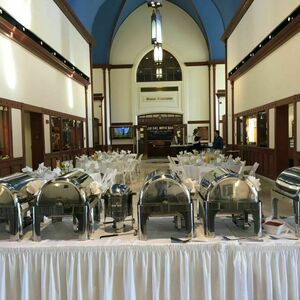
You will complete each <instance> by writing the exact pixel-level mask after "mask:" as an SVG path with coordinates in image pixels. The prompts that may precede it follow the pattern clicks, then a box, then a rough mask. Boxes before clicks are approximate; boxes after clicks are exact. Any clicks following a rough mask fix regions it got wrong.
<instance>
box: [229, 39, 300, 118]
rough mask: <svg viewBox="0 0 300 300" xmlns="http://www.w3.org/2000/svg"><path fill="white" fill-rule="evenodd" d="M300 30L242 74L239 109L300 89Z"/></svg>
mask: <svg viewBox="0 0 300 300" xmlns="http://www.w3.org/2000/svg"><path fill="white" fill-rule="evenodd" d="M299 53H300V33H298V34H297V35H295V36H294V37H292V38H291V39H289V40H288V41H287V42H286V43H285V44H284V45H282V46H281V47H280V48H278V49H277V50H275V51H274V52H273V53H271V54H270V55H269V56H268V57H266V58H265V59H264V60H262V61H261V62H260V63H259V64H257V65H256V66H255V67H254V68H252V69H250V70H249V71H248V72H247V73H245V74H244V75H243V76H242V77H240V78H239V79H238V80H237V81H236V82H235V85H234V93H235V95H234V98H235V105H234V109H235V113H238V112H242V111H245V110H248V109H250V108H254V107H257V106H260V105H263V104H267V103H270V102H273V101H276V100H280V99H283V98H286V97H289V96H292V95H295V94H298V93H300V84H299V78H300V77H299V74H300V59H299Z"/></svg>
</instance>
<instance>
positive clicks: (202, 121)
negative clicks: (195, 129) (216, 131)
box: [187, 120, 209, 125]
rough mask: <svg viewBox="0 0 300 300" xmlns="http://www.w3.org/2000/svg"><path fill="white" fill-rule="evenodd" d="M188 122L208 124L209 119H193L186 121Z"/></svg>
mask: <svg viewBox="0 0 300 300" xmlns="http://www.w3.org/2000/svg"><path fill="white" fill-rule="evenodd" d="M187 123H188V124H208V125H209V120H193V121H187Z"/></svg>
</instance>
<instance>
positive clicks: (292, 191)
mask: <svg viewBox="0 0 300 300" xmlns="http://www.w3.org/2000/svg"><path fill="white" fill-rule="evenodd" d="M275 190H277V191H278V190H279V191H284V192H285V193H287V194H289V195H290V196H291V197H295V196H297V195H298V194H299V192H300V167H292V168H288V169H286V170H284V171H283V172H281V173H280V174H279V175H278V177H277V179H276V182H275Z"/></svg>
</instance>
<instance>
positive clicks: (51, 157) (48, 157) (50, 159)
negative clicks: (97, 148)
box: [44, 149, 87, 168]
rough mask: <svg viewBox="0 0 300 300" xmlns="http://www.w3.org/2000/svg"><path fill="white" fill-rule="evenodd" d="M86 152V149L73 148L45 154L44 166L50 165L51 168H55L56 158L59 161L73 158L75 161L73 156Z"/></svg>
mask: <svg viewBox="0 0 300 300" xmlns="http://www.w3.org/2000/svg"><path fill="white" fill-rule="evenodd" d="M86 153H87V150H86V149H73V150H67V151H59V152H53V153H49V154H45V156H44V162H45V166H51V167H52V168H55V166H56V161H57V160H60V161H64V160H73V162H75V156H80V155H82V154H86Z"/></svg>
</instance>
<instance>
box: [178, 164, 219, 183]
mask: <svg viewBox="0 0 300 300" xmlns="http://www.w3.org/2000/svg"><path fill="white" fill-rule="evenodd" d="M215 168H217V167H216V166H214V165H206V166H205V165H201V166H196V165H183V169H184V171H185V174H186V176H187V177H188V178H192V179H195V180H197V181H199V180H200V179H201V178H202V177H203V176H204V175H205V174H206V173H208V172H210V171H212V170H214V169H215Z"/></svg>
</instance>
